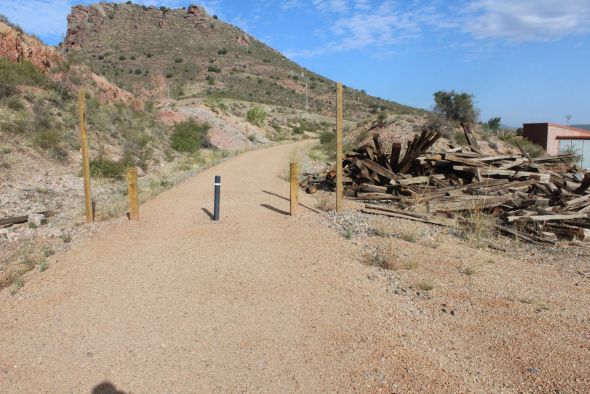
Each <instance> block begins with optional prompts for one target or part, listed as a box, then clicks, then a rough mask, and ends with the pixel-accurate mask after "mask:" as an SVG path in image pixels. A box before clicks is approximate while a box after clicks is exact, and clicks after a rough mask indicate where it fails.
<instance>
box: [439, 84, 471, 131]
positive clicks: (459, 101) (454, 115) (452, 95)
mask: <svg viewBox="0 0 590 394" xmlns="http://www.w3.org/2000/svg"><path fill="white" fill-rule="evenodd" d="M434 102H435V107H434V110H435V111H436V112H439V113H442V114H444V115H445V117H446V118H447V120H449V121H453V122H459V123H464V124H474V123H476V122H477V118H478V116H479V111H478V110H477V109H476V108H475V106H474V105H473V95H472V94H468V93H457V92H455V91H454V90H451V91H450V92H446V91H438V92H436V93H434Z"/></svg>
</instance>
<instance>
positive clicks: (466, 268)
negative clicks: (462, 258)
mask: <svg viewBox="0 0 590 394" xmlns="http://www.w3.org/2000/svg"><path fill="white" fill-rule="evenodd" d="M459 272H460V273H462V274H463V275H467V276H472V275H475V274H476V273H477V270H476V269H475V267H473V266H471V265H462V266H461V267H459Z"/></svg>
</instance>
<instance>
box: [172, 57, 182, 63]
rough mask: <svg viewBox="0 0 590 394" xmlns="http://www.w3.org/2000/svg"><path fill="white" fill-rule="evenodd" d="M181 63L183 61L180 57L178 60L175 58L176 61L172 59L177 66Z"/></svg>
mask: <svg viewBox="0 0 590 394" xmlns="http://www.w3.org/2000/svg"><path fill="white" fill-rule="evenodd" d="M183 61H184V60H183V59H182V58H181V57H179V58H177V59H174V63H177V64H178V63H182V62H183Z"/></svg>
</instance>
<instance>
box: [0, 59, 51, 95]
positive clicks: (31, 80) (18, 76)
mask: <svg viewBox="0 0 590 394" xmlns="http://www.w3.org/2000/svg"><path fill="white" fill-rule="evenodd" d="M0 85H4V86H17V85H26V86H37V87H41V88H48V87H50V85H51V83H50V81H49V79H48V78H47V77H46V76H45V74H43V73H41V72H40V71H39V70H37V69H36V68H35V66H33V64H32V63H30V62H22V63H13V62H11V61H10V60H8V59H4V58H0Z"/></svg>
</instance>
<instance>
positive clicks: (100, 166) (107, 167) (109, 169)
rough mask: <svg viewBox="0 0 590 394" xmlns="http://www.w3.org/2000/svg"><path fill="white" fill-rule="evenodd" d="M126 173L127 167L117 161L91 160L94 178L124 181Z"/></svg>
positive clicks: (91, 174)
mask: <svg viewBox="0 0 590 394" xmlns="http://www.w3.org/2000/svg"><path fill="white" fill-rule="evenodd" d="M124 173H125V166H124V165H123V164H121V163H117V162H116V161H113V160H109V159H105V158H102V157H101V158H98V159H94V160H90V176H92V177H93V178H114V179H122V178H123V174H124Z"/></svg>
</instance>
